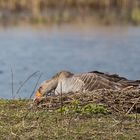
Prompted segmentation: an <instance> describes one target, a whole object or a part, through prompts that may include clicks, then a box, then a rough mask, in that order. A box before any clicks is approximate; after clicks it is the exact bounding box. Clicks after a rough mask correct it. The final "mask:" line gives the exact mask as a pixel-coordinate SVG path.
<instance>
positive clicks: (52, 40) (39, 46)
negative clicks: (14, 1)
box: [0, 25, 140, 98]
mask: <svg viewBox="0 0 140 140" xmlns="http://www.w3.org/2000/svg"><path fill="white" fill-rule="evenodd" d="M11 68H12V70H13V74H14V92H16V90H17V89H18V87H19V86H20V84H21V83H22V82H23V81H24V80H25V79H26V78H27V77H28V76H29V75H30V74H32V73H33V72H35V71H38V70H39V71H40V72H42V73H43V75H42V77H41V79H40V81H39V82H41V81H43V80H45V79H48V78H50V77H51V76H52V75H53V74H55V73H56V72H58V71H61V70H69V71H71V72H74V73H78V72H88V71H92V70H99V71H104V72H110V73H117V74H119V75H121V76H125V77H127V78H129V79H140V27H116V26H115V27H94V26H88V27H87V26H77V25H76V26H74V25H73V26H54V27H46V28H45V27H44V28H35V27H34V28H29V27H17V28H14V27H13V28H6V29H0V98H11V90H12V89H11ZM38 76H39V73H38V74H37V75H35V76H34V77H32V78H31V79H30V80H29V81H28V82H27V83H26V84H25V85H24V87H23V88H22V89H21V91H20V93H19V95H20V97H22V98H28V97H29V96H30V94H31V93H32V91H33V88H34V86H35V83H36V81H37V78H38Z"/></svg>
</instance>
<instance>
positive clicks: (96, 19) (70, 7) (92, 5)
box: [0, 0, 140, 25]
mask: <svg viewBox="0 0 140 140" xmlns="http://www.w3.org/2000/svg"><path fill="white" fill-rule="evenodd" d="M81 21H82V22H84V21H85V22H93V23H101V24H106V25H108V24H134V25H138V24H140V1H139V0H59V1H58V0H0V23H1V25H7V24H23V23H32V24H39V23H41V24H51V23H64V22H68V23H69V22H81Z"/></svg>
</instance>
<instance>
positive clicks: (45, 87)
mask: <svg viewBox="0 0 140 140" xmlns="http://www.w3.org/2000/svg"><path fill="white" fill-rule="evenodd" d="M72 75H73V74H72V73H71V72H68V71H61V72H59V73H57V74H56V75H54V76H53V77H52V78H51V79H50V80H46V81H44V82H42V83H41V84H40V85H39V87H38V89H37V91H36V93H35V97H34V101H37V102H38V101H40V99H41V97H44V96H47V95H48V94H49V93H51V92H52V91H54V90H55V89H56V88H57V85H58V82H59V80H60V79H62V78H68V77H70V76H72Z"/></svg>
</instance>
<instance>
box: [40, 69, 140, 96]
mask: <svg viewBox="0 0 140 140" xmlns="http://www.w3.org/2000/svg"><path fill="white" fill-rule="evenodd" d="M139 85H140V81H138V80H137V81H132V80H128V79H126V78H124V77H120V76H118V75H116V74H113V75H111V74H106V73H102V72H98V71H92V72H87V73H81V74H73V73H71V72H68V71H61V72H59V73H57V74H56V75H54V76H53V77H52V78H51V79H50V80H47V81H44V82H43V83H41V85H40V86H39V88H38V90H37V91H38V92H39V93H40V95H41V96H43V95H47V94H50V93H54V94H55V95H57V94H60V93H63V94H68V93H70V92H72V93H75V92H86V91H93V90H96V89H112V90H120V89H123V88H126V87H128V86H137V87H139Z"/></svg>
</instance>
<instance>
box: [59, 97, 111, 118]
mask: <svg viewBox="0 0 140 140" xmlns="http://www.w3.org/2000/svg"><path fill="white" fill-rule="evenodd" d="M57 111H58V112H59V113H64V114H72V113H78V114H81V115H92V114H107V113H108V110H107V108H106V107H105V106H103V105H96V104H87V105H83V106H82V105H80V103H79V101H78V100H73V101H72V102H71V104H69V105H66V106H63V107H62V108H59V109H58V110H57Z"/></svg>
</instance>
